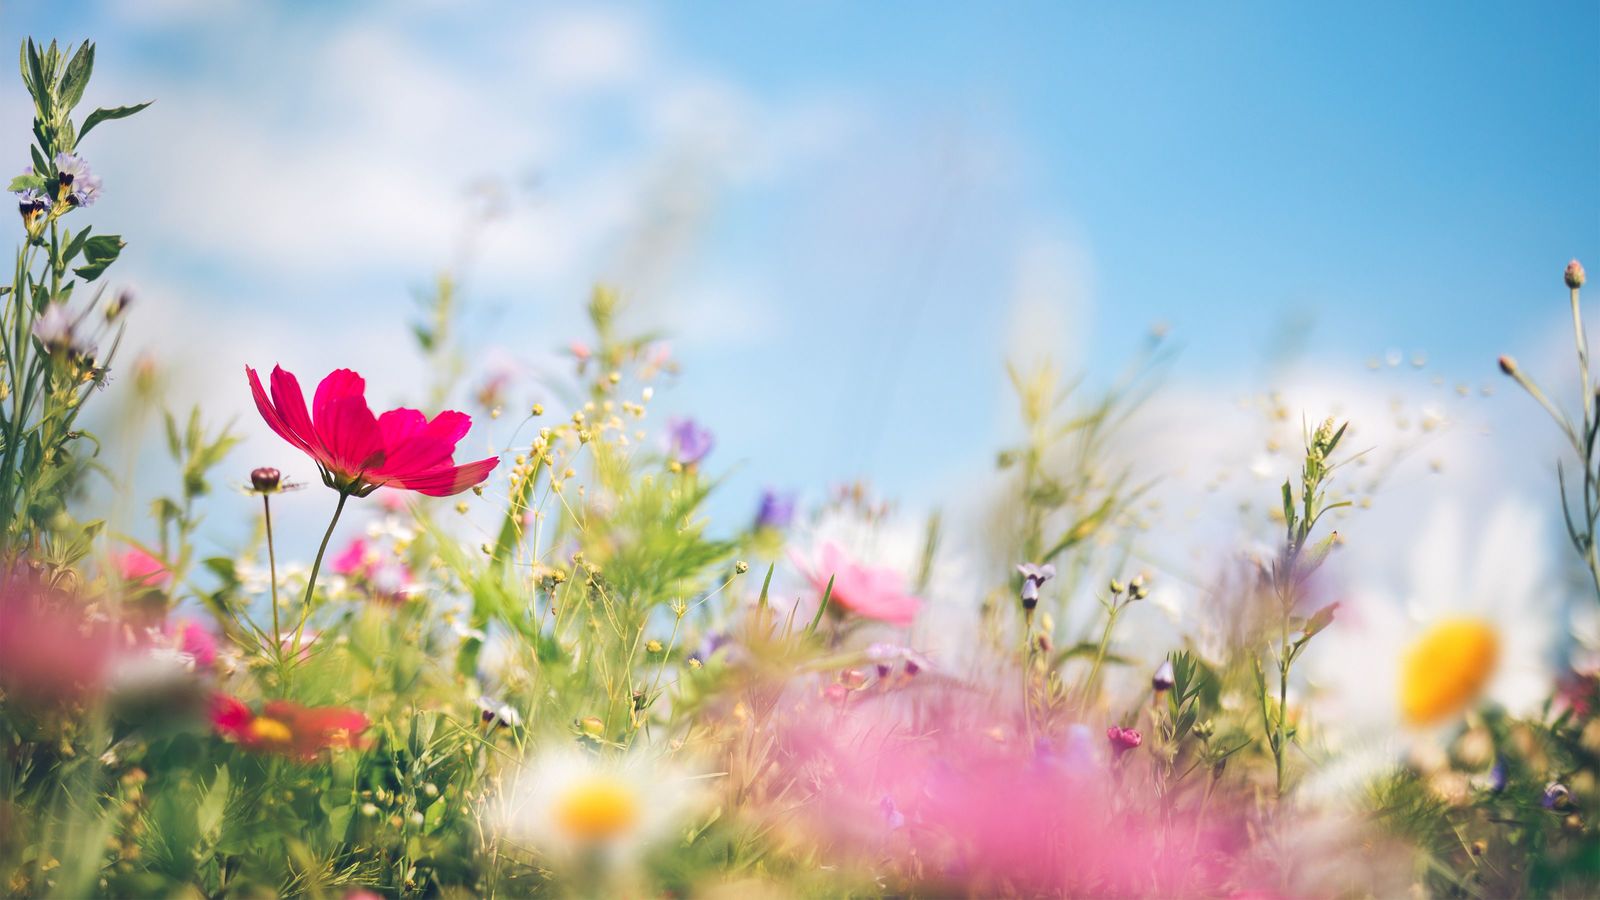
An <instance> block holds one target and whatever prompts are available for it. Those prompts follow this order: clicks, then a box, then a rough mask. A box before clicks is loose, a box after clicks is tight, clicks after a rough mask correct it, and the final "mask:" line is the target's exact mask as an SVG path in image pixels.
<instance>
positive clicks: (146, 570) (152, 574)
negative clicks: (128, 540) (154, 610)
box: [115, 547, 172, 590]
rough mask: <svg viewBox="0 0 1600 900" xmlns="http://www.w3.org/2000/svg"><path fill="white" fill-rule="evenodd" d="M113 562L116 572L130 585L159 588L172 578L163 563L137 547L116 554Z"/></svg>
mask: <svg viewBox="0 0 1600 900" xmlns="http://www.w3.org/2000/svg"><path fill="white" fill-rule="evenodd" d="M115 562H116V564H117V574H118V575H119V576H120V577H121V578H122V580H123V582H124V583H126V584H128V585H129V586H132V587H140V588H150V589H152V590H160V589H162V588H164V587H166V586H167V584H168V583H169V582H170V581H171V580H172V573H171V572H168V571H167V566H166V564H165V563H163V562H162V561H161V560H159V559H156V558H155V557H154V556H151V555H150V554H148V553H146V552H144V551H143V550H140V549H139V548H138V547H130V548H128V549H127V550H124V551H123V552H122V553H120V554H118V555H117V557H116V560H115Z"/></svg>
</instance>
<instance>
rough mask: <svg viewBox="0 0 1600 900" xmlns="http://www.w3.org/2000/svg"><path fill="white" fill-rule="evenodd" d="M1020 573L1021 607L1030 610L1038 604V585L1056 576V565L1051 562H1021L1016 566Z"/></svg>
mask: <svg viewBox="0 0 1600 900" xmlns="http://www.w3.org/2000/svg"><path fill="white" fill-rule="evenodd" d="M1017 571H1018V572H1019V573H1021V575H1022V578H1023V582H1022V608H1023V609H1026V610H1030V611H1031V610H1032V609H1033V608H1034V607H1035V606H1038V605H1039V586H1040V585H1042V584H1044V583H1045V582H1046V581H1049V580H1050V579H1052V578H1054V577H1056V567H1055V565H1054V564H1053V563H1045V564H1044V565H1042V566H1036V565H1034V564H1033V563H1021V564H1019V565H1018V566H1017Z"/></svg>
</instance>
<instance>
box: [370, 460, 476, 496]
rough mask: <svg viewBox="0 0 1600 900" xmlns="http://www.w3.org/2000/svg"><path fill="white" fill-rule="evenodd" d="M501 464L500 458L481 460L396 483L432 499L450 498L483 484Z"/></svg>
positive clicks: (425, 473)
mask: <svg viewBox="0 0 1600 900" xmlns="http://www.w3.org/2000/svg"><path fill="white" fill-rule="evenodd" d="M499 464H500V460H499V458H498V457H493V456H491V457H489V458H488V459H480V460H478V461H477V462H470V463H466V464H465V465H460V466H447V467H443V468H439V469H435V470H433V471H429V472H423V473H420V474H418V475H414V476H408V477H405V478H397V479H395V481H396V482H397V483H398V484H399V485H400V486H401V487H404V488H408V489H410V490H413V491H416V492H417V493H419V494H427V495H428V496H430V497H449V496H451V495H453V494H459V493H461V492H462V491H464V490H466V489H467V488H470V487H472V486H473V485H476V484H479V483H481V482H482V481H483V480H484V479H485V478H488V477H489V473H490V472H493V471H494V467H495V466H497V465H499Z"/></svg>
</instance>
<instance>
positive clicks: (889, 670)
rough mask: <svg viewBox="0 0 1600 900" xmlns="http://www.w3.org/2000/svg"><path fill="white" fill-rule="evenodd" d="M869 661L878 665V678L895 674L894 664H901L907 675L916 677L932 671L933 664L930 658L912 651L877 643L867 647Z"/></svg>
mask: <svg viewBox="0 0 1600 900" xmlns="http://www.w3.org/2000/svg"><path fill="white" fill-rule="evenodd" d="M867 659H870V660H872V661H873V662H874V663H877V669H878V677H879V678H887V677H889V676H890V675H892V674H893V673H894V664H895V663H897V662H898V663H900V664H901V665H902V668H903V669H904V671H905V673H906V674H907V675H916V674H917V673H918V672H922V671H924V670H928V669H932V668H933V664H932V663H930V662H928V658H927V657H926V656H923V655H922V654H920V653H918V652H917V651H915V650H913V649H911V648H910V647H901V646H900V645H898V644H889V643H885V642H883V641H876V642H874V643H872V644H869V645H868V646H867Z"/></svg>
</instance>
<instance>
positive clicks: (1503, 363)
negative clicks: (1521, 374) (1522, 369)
mask: <svg viewBox="0 0 1600 900" xmlns="http://www.w3.org/2000/svg"><path fill="white" fill-rule="evenodd" d="M1500 371H1502V372H1504V373H1506V374H1507V375H1515V374H1517V361H1516V360H1514V359H1512V358H1511V357H1509V356H1502V357H1500Z"/></svg>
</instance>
